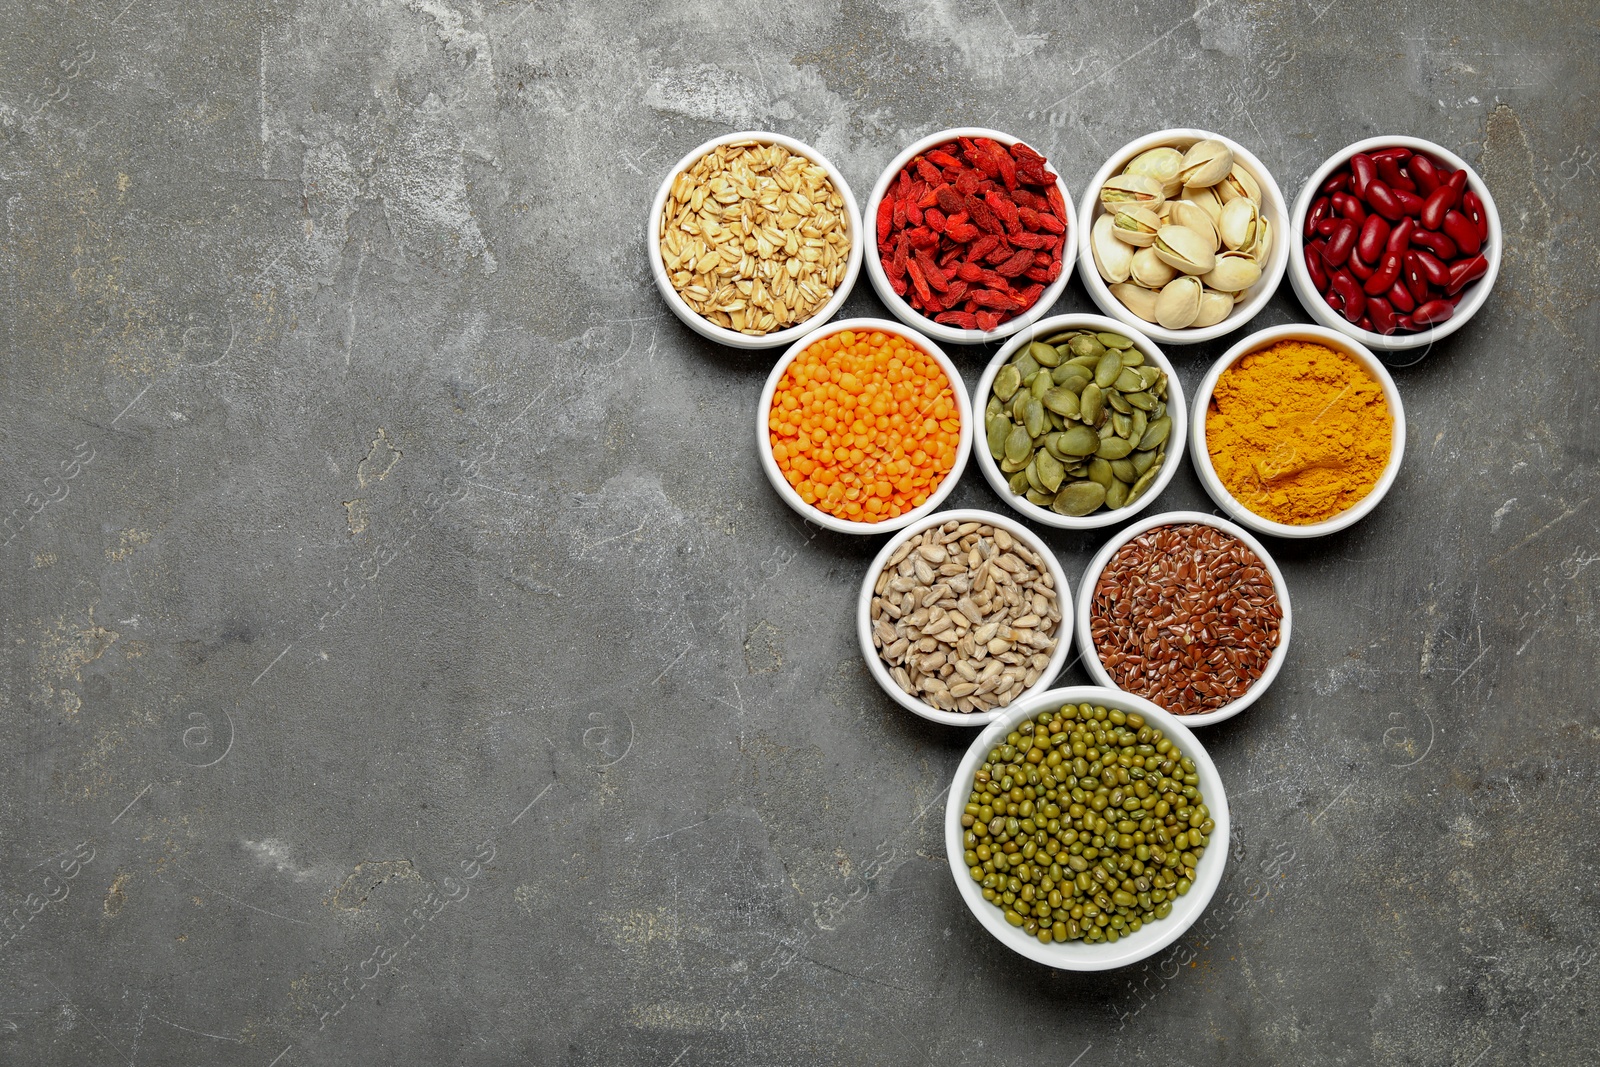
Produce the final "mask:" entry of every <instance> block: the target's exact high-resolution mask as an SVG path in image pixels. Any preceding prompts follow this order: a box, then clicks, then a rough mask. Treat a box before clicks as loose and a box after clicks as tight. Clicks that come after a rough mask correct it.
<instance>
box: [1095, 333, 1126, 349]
mask: <svg viewBox="0 0 1600 1067" xmlns="http://www.w3.org/2000/svg"><path fill="white" fill-rule="evenodd" d="M1095 336H1096V337H1098V338H1099V339H1100V343H1101V344H1103V345H1105V346H1106V347H1107V348H1116V349H1126V348H1132V347H1133V341H1132V340H1130V339H1129V338H1126V337H1124V336H1122V335H1121V334H1120V333H1097V334H1095Z"/></svg>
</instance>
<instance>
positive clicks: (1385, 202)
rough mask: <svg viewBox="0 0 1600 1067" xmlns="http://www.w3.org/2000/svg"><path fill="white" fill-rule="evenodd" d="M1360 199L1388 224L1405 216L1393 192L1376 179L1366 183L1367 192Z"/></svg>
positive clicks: (1404, 211)
mask: <svg viewBox="0 0 1600 1067" xmlns="http://www.w3.org/2000/svg"><path fill="white" fill-rule="evenodd" d="M1361 199H1363V200H1365V201H1366V202H1367V206H1368V207H1370V208H1371V209H1372V210H1374V211H1376V212H1377V213H1378V214H1380V215H1382V216H1383V217H1384V218H1386V219H1388V220H1389V221H1390V222H1399V221H1400V220H1401V219H1402V218H1404V217H1405V215H1406V214H1407V212H1406V210H1405V209H1404V208H1402V207H1401V206H1400V201H1399V200H1398V199H1396V198H1395V195H1394V190H1392V189H1390V188H1389V187H1388V186H1387V185H1385V184H1383V183H1382V182H1381V181H1379V180H1378V179H1376V178H1374V179H1372V181H1370V182H1368V183H1367V191H1366V192H1365V193H1363V194H1362V195H1361Z"/></svg>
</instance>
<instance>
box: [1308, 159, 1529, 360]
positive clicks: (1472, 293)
mask: <svg viewBox="0 0 1600 1067" xmlns="http://www.w3.org/2000/svg"><path fill="white" fill-rule="evenodd" d="M1379 148H1409V149H1411V150H1412V151H1413V152H1416V151H1422V152H1426V153H1428V154H1429V155H1430V156H1434V157H1435V158H1437V159H1439V160H1440V161H1442V162H1445V163H1448V164H1450V165H1451V166H1452V167H1455V168H1456V169H1457V170H1464V171H1466V172H1467V187H1468V188H1470V189H1471V190H1472V191H1473V192H1475V193H1477V194H1478V198H1479V199H1481V200H1482V201H1483V210H1484V213H1485V215H1486V217H1487V218H1488V220H1489V240H1488V242H1487V243H1486V246H1485V248H1484V250H1483V253H1484V254H1485V255H1486V256H1487V258H1488V260H1489V269H1488V270H1487V271H1485V272H1484V274H1483V277H1481V278H1479V279H1478V280H1477V281H1475V282H1473V283H1472V284H1471V285H1470V286H1468V287H1467V296H1466V297H1465V298H1463V299H1462V301H1461V303H1460V304H1459V305H1458V306H1457V307H1456V311H1455V314H1453V315H1451V316H1450V318H1449V319H1447V320H1446V321H1445V322H1443V323H1441V324H1440V325H1438V326H1433V327H1430V328H1428V329H1426V330H1422V331H1419V332H1417V333H1408V334H1381V333H1374V332H1373V331H1371V330H1363V329H1362V328H1361V327H1359V326H1357V325H1356V324H1355V323H1353V322H1351V321H1350V320H1348V319H1346V318H1345V317H1344V316H1343V315H1341V314H1339V313H1338V312H1336V311H1334V310H1333V308H1331V307H1329V306H1328V304H1327V301H1325V300H1323V299H1322V294H1321V293H1319V292H1317V290H1316V286H1314V285H1312V284H1311V272H1310V271H1309V270H1307V269H1306V257H1305V245H1306V243H1305V225H1306V214H1307V213H1308V212H1309V211H1310V210H1311V204H1312V201H1314V200H1315V199H1316V196H1317V190H1318V189H1319V188H1321V186H1322V183H1323V182H1324V181H1326V180H1327V179H1328V176H1329V175H1330V174H1332V173H1333V172H1334V171H1335V170H1337V169H1338V168H1339V167H1341V166H1343V165H1344V164H1345V163H1348V162H1349V161H1350V157H1351V156H1353V155H1355V154H1356V153H1357V152H1367V151H1370V150H1373V149H1379ZM1289 225H1290V240H1291V241H1292V242H1293V244H1294V255H1292V256H1290V257H1289V284H1290V286H1292V287H1293V288H1294V294H1295V296H1296V297H1298V298H1299V300H1300V304H1301V306H1303V307H1304V308H1305V309H1306V313H1307V314H1308V315H1310V316H1311V317H1312V318H1313V319H1315V320H1316V321H1317V322H1318V324H1320V325H1322V326H1327V327H1329V328H1330V329H1333V330H1337V331H1339V332H1340V333H1342V334H1344V335H1345V336H1346V337H1349V338H1351V339H1352V340H1354V341H1359V342H1360V343H1361V344H1364V345H1366V346H1367V347H1368V348H1375V349H1380V350H1382V351H1385V352H1404V351H1406V350H1408V349H1412V348H1423V347H1425V346H1431V345H1432V344H1433V343H1434V342H1435V341H1442V340H1444V339H1445V338H1446V337H1449V336H1450V335H1451V334H1453V333H1455V332H1456V331H1457V330H1459V329H1461V327H1463V326H1465V325H1466V324H1467V322H1468V321H1469V320H1470V319H1471V318H1472V316H1474V315H1476V314H1477V313H1478V309H1479V308H1481V307H1483V305H1484V304H1486V303H1488V301H1489V291H1490V290H1491V289H1493V288H1494V283H1495V280H1496V279H1497V278H1498V277H1499V276H1500V253H1501V250H1502V248H1503V247H1504V245H1505V231H1504V229H1503V228H1502V227H1501V224H1500V209H1499V208H1498V207H1496V206H1495V202H1494V194H1492V193H1491V192H1489V187H1488V186H1487V185H1485V184H1484V183H1483V179H1482V178H1481V177H1479V175H1478V172H1477V171H1476V170H1474V169H1473V168H1472V164H1470V163H1468V162H1467V161H1466V160H1464V159H1462V158H1461V157H1460V156H1458V155H1456V154H1455V153H1454V152H1452V151H1450V150H1449V149H1448V148H1446V147H1444V146H1443V145H1441V144H1437V143H1435V142H1433V141H1429V140H1426V139H1425V138H1422V137H1409V136H1406V135H1403V134H1391V135H1386V136H1378V137H1364V138H1362V139H1361V140H1359V141H1356V142H1354V143H1352V144H1348V145H1346V146H1345V147H1343V148H1341V149H1339V151H1337V152H1335V153H1334V154H1333V155H1331V156H1329V157H1328V158H1327V160H1325V161H1324V162H1323V164H1322V166H1320V167H1318V168H1317V169H1316V171H1315V172H1313V173H1312V175H1311V177H1309V178H1307V179H1306V182H1305V184H1304V185H1303V186H1301V188H1300V193H1299V195H1298V196H1296V197H1295V201H1294V218H1293V219H1292V220H1291V221H1290V224H1289Z"/></svg>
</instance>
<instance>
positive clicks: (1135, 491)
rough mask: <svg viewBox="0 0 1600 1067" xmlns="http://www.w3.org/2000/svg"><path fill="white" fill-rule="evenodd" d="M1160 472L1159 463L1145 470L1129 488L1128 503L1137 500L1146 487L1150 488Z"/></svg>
mask: <svg viewBox="0 0 1600 1067" xmlns="http://www.w3.org/2000/svg"><path fill="white" fill-rule="evenodd" d="M1163 454H1164V453H1163ZM1160 473H1161V465H1160V464H1159V463H1158V464H1156V465H1155V466H1153V467H1151V468H1150V469H1149V470H1147V471H1145V472H1144V474H1142V475H1140V476H1139V480H1138V481H1136V482H1134V483H1133V488H1132V489H1130V490H1128V503H1130V504H1131V503H1133V502H1134V501H1135V500H1138V499H1139V497H1140V495H1141V494H1143V493H1144V491H1145V490H1146V489H1148V488H1150V483H1151V482H1154V481H1155V480H1156V476H1157V475H1158V474H1160Z"/></svg>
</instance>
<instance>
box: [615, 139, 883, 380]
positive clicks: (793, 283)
mask: <svg viewBox="0 0 1600 1067" xmlns="http://www.w3.org/2000/svg"><path fill="white" fill-rule="evenodd" d="M646 233H647V239H648V241H649V245H650V248H649V258H650V270H651V273H652V275H653V276H654V277H655V282H656V288H657V289H659V290H660V291H661V298H662V299H663V300H665V301H666V302H667V307H669V308H670V309H672V313H673V314H674V315H677V316H678V318H679V319H681V320H683V322H684V324H685V325H687V326H688V327H689V328H690V329H692V330H694V331H695V332H696V333H698V334H700V335H701V336H702V337H708V338H710V339H711V340H713V341H718V342H720V343H722V344H725V345H729V346H731V347H733V348H746V349H759V348H777V347H779V346H781V345H786V344H790V343H791V342H793V341H794V340H795V339H796V338H798V337H800V336H802V335H803V334H805V333H806V332H808V331H809V330H811V329H813V328H815V327H816V326H818V325H820V324H821V323H824V322H826V321H827V320H828V319H829V318H831V317H832V316H833V315H834V314H835V313H836V312H837V311H838V310H839V307H840V306H841V305H842V304H843V303H844V300H845V297H846V296H848V295H849V293H850V289H851V288H852V287H853V286H854V285H855V282H856V278H857V277H858V276H859V275H860V273H861V254H862V240H861V211H860V209H859V208H858V207H857V206H856V201H855V197H854V195H853V194H852V193H851V192H850V185H849V183H848V182H846V181H845V178H844V174H843V173H842V172H841V171H840V170H839V168H838V167H836V166H834V165H833V164H832V163H831V162H829V161H828V159H827V157H826V156H824V155H823V154H822V153H821V152H818V151H817V150H816V149H815V148H812V147H811V146H810V145H807V144H805V143H803V142H801V141H797V140H795V139H794V138H792V137H785V136H784V135H783V134H780V133H770V132H766V131H744V132H740V133H730V134H724V135H723V136H721V137H714V138H712V139H711V140H709V141H707V142H706V143H705V144H703V145H700V146H699V147H698V148H696V149H694V150H693V151H691V152H690V153H689V154H688V155H686V156H684V157H683V158H682V159H681V160H679V161H678V162H677V164H676V165H674V166H673V168H672V169H671V170H670V171H669V172H668V173H667V177H666V179H665V180H664V181H663V182H662V183H661V188H660V189H659V190H658V191H657V192H656V196H655V200H654V201H653V202H652V203H651V205H650V216H649V219H648V223H647V226H646Z"/></svg>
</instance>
